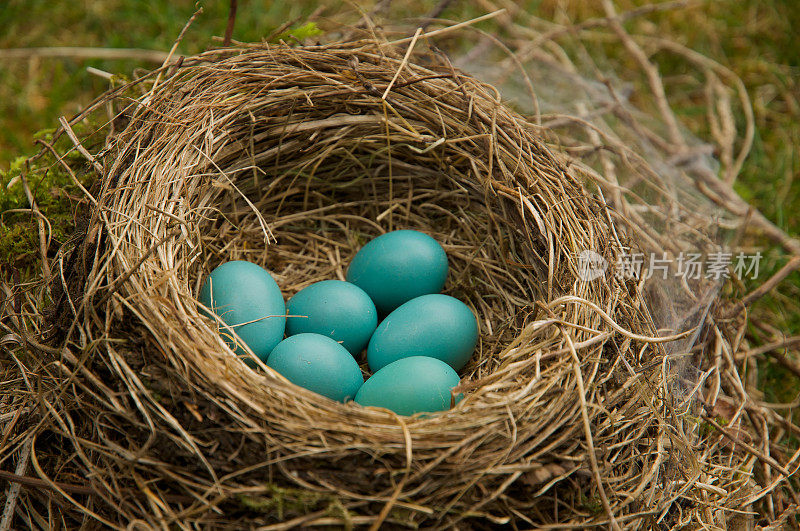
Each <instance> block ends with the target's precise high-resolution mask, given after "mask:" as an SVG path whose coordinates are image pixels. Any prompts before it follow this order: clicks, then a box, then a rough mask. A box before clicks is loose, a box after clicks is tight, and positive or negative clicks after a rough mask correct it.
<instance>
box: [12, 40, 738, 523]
mask: <svg viewBox="0 0 800 531" xmlns="http://www.w3.org/2000/svg"><path fill="white" fill-rule="evenodd" d="M404 51H405V47H404V46H402V47H399V46H396V45H393V44H389V43H386V42H375V41H357V42H350V43H333V44H326V45H317V46H306V47H289V46H261V45H259V46H242V47H240V48H234V49H224V50H217V51H212V52H207V53H205V54H202V55H199V56H196V57H192V58H188V59H186V60H184V61H183V62H182V64H181V65H180V66H179V67H177V68H176V67H171V68H164V69H161V70H158V71H157V72H154V73H153V74H151V75H149V76H145V77H144V78H142V79H140V80H139V81H137V84H135V85H134V87H135V86H145V87H146V88H147V90H146V91H144V94H143V95H141V96H139V97H137V98H131V96H130V93H131V91H130V90H129V89H130V88H131V87H123V89H124V90H123V89H117V90H116V91H112V92H111V93H109V94H108V95H106V96H105V98H104V100H103V103H109V104H111V103H113V105H117V106H121V107H123V108H124V109H123V111H122V112H121V113H120V114H118V115H116V116H115V118H114V119H113V121H112V122H110V131H109V134H108V138H107V147H106V149H105V150H103V152H102V153H101V154H100V155H99V156H98V157H96V158H94V164H95V166H96V169H97V171H98V172H99V173H101V175H102V178H101V179H100V181H99V183H100V184H99V187H100V189H99V190H96V191H95V192H94V194H93V198H94V199H93V200H94V201H95V204H93V205H92V214H91V221H90V222H89V224H88V228H87V229H86V231H85V232H84V233H83V234H84V236H83V240H82V244H81V245H79V246H77V247H76V250H75V251H73V252H72V253H70V254H69V255H68V256H63V257H62V260H61V262H60V264H61V265H60V271H61V274H60V275H58V278H59V282H60V286H61V290H62V291H61V293H62V296H61V297H60V298H59V299H58V300H57V304H56V317H58V319H56V320H55V322H56V323H57V324H58V323H59V322H60V323H61V324H60V325H59V326H60V331H61V336H60V337H61V338H62V339H64V338H66V343H64V344H65V345H66V348H64V349H60V348H59V349H55V348H52V347H48V346H45V345H43V344H40V345H39V349H40V350H39V351H38V354H37V355H39V356H41V357H42V359H43V360H44V361H45V364H48V363H49V364H50V366H51V367H57V368H58V369H59V370H55V369H52V368H51V370H50V371H49V372H48V373H47V374H48V375H49V377H47V378H45V377H43V378H42V381H43V382H44V383H43V384H42V385H43V388H45V389H51V390H52V389H56V390H57V392H53V393H52V395H51V396H50V398H49V399H48V400H49V403H50V404H52V405H51V406H50V407H49V409H48V408H33V409H35V410H36V411H35V412H34V411H33V410H31V412H30V414H29V415H28V416H27V418H23V419H22V420H20V422H19V424H18V427H17V430H18V432H21V430H20V428H21V427H24V428H25V429H27V430H29V431H28V433H35V434H36V437H35V438H34V440H33V443H32V448H31V453H32V456H36V458H35V459H32V461H31V462H32V463H34V465H33V466H34V468H35V469H36V471H37V474H38V475H39V477H44V478H48V479H47V482H48V484H49V485H50V488H51V490H52V492H51V494H50V495H46V494H44V491H36V490H32V491H26V493H25V494H24V496H23V497H22V498H20V500H21V501H20V503H21V505H20V507H22V508H23V509H24V510H26V511H29V512H28V514H39V515H43V514H51V513H52V511H54V510H55V511H56V512H57V513H58V514H60V515H61V518H63V521H64V522H65V523H66V524H67V525H68V526H70V525H76V524H80V523H81V522H83V523H86V522H89V521H91V520H92V519H95V520H97V521H99V522H101V523H104V524H105V525H109V526H113V527H118V528H125V527H128V528H145V527H153V528H167V527H170V528H178V527H180V528H195V527H213V528H241V527H247V526H258V525H265V526H270V525H271V526H273V527H274V528H288V527H292V526H301V527H302V526H315V525H334V526H344V527H349V526H361V525H372V526H373V527H377V526H385V527H390V528H391V527H405V526H408V527H425V528H429V527H443V528H448V527H458V528H462V529H463V528H470V527H477V528H492V527H494V526H497V525H500V524H513V525H515V526H518V527H529V526H535V527H547V526H554V527H559V526H562V527H563V526H566V527H570V526H578V527H591V526H603V527H608V526H609V525H610V526H612V527H614V528H626V529H627V528H630V529H656V528H660V527H664V528H668V527H672V526H675V527H680V526H682V525H689V526H691V525H695V524H698V523H702V522H707V521H711V520H712V518H717V517H718V515H719V514H720V513H717V511H718V510H719V509H720V508H722V509H724V508H726V507H728V506H729V505H730V504H731V503H732V501H731V500H733V499H734V498H735V496H736V493H737V491H738V489H740V488H742V485H743V481H742V480H741V478H738V479H737V477H736V476H735V474H734V473H732V472H730V471H729V468H730V469H731V470H733V469H735V463H733V462H732V461H730V459H731V458H730V456H729V457H728V459H729V462H728V463H726V466H719V467H717V466H714V465H713V464H709V463H707V462H701V461H700V460H699V459H698V458H697V456H696V452H695V450H694V449H693V447H692V443H691V441H690V440H689V439H688V438H687V436H686V435H685V430H684V429H683V428H682V427H681V426H680V424H681V422H682V421H681V420H680V418H679V417H678V416H677V415H676V412H675V409H674V407H673V405H672V403H671V401H670V400H669V396H668V387H669V379H670V373H669V371H668V370H667V369H666V367H667V363H666V362H665V354H664V351H663V348H662V347H661V343H662V342H663V341H664V339H663V338H661V339H656V338H655V337H654V336H655V335H656V334H655V330H654V329H653V325H652V322H651V320H650V319H649V318H648V316H647V312H646V309H645V307H644V305H643V301H642V300H641V298H640V296H639V295H638V292H637V290H636V289H635V287H633V286H631V285H629V284H628V283H627V281H623V280H620V279H617V278H616V277H615V276H614V275H613V274H610V272H609V273H608V274H606V275H605V277H604V278H602V279H600V280H598V281H593V282H583V281H580V279H579V278H578V270H577V268H578V260H577V254H578V253H579V252H580V251H581V250H583V249H592V250H595V251H597V252H598V253H600V254H601V255H603V256H604V257H606V259H608V260H609V261H611V260H613V259H614V257H615V256H617V254H618V253H619V252H620V248H621V246H622V244H623V243H626V244H631V243H633V244H635V242H621V241H620V240H619V239H618V235H617V234H616V232H615V228H614V226H613V225H612V221H611V219H612V217H611V216H610V215H609V213H608V211H607V210H606V208H607V207H606V206H605V205H604V203H603V202H602V201H601V200H599V199H598V198H597V197H596V196H595V195H594V194H593V193H590V192H589V191H587V187H586V185H585V183H584V182H583V180H582V179H583V177H579V176H578V174H577V172H575V171H573V170H572V169H571V168H570V167H569V166H568V157H567V156H566V155H563V154H561V153H558V152H557V151H553V150H551V149H550V148H548V147H547V145H546V144H545V142H544V140H543V138H544V137H543V134H544V132H543V131H541V130H540V129H538V128H537V127H534V125H533V124H532V123H530V122H529V121H528V120H526V119H525V118H524V117H523V116H521V115H519V114H517V113H515V112H514V111H513V110H511V109H510V108H509V107H507V106H506V105H504V103H503V102H502V100H501V97H500V95H499V94H498V92H497V91H496V90H495V89H493V87H491V86H488V85H486V84H483V83H481V82H479V81H477V80H476V79H473V78H471V77H469V76H467V75H465V74H463V73H460V72H458V71H456V70H454V69H453V68H452V66H450V65H449V62H448V61H447V60H446V59H445V58H443V57H442V56H440V55H437V54H435V53H427V54H426V53H422V52H419V53H416V54H415V55H413V56H412V57H411V59H410V60H406V59H407V58H406V59H404ZM126 91H127V92H126ZM95 107H97V105H96V106H95ZM395 229H417V230H421V231H424V232H426V233H428V234H431V235H432V236H434V237H435V238H436V239H437V240H438V241H439V242H441V243H442V245H443V246H444V248H445V249H446V251H447V254H448V256H449V260H450V266H451V273H450V276H449V278H448V282H447V285H446V288H445V292H446V293H448V294H451V295H454V296H456V297H458V298H459V299H461V300H463V301H465V302H466V303H467V304H468V305H469V306H471V307H472V308H473V309H474V311H475V313H476V314H477V315H478V316H479V321H480V332H481V334H480V343H479V347H478V349H477V352H476V354H475V355H474V357H473V360H472V361H471V363H470V364H469V365H468V366H467V367H466V368H465V370H464V371H462V386H461V387H462V390H463V392H464V394H465V399H464V400H463V401H462V402H461V403H460V404H458V405H457V406H456V407H455V408H454V409H452V410H450V411H448V412H444V413H441V414H436V415H431V416H428V417H425V418H418V417H400V416H397V415H394V414H392V413H390V412H387V411H380V410H373V409H367V408H363V407H360V406H358V405H355V404H352V403H350V404H340V403H335V402H333V401H330V400H327V399H323V398H321V397H320V396H318V395H315V394H314V393H311V392H308V391H306V390H304V389H302V388H299V387H297V386H294V385H292V384H290V383H287V382H286V381H285V380H284V379H282V378H281V377H280V376H278V375H276V374H274V373H273V372H271V371H270V370H268V369H266V368H264V367H261V368H256V369H252V368H250V367H248V366H247V365H246V364H245V363H243V362H241V361H240V360H238V359H237V358H236V357H235V356H234V355H233V353H232V352H231V351H230V350H229V349H228V348H227V347H226V346H225V344H224V342H223V341H222V340H221V338H220V336H219V334H218V333H217V330H216V326H215V323H214V322H213V321H212V320H210V319H208V318H206V317H203V316H201V313H200V310H199V309H198V305H197V302H196V294H197V292H198V289H199V285H200V282H201V281H202V279H203V278H204V276H205V275H206V274H208V273H209V272H210V271H211V269H213V268H214V267H215V266H216V265H218V264H219V263H221V262H223V261H226V260H233V259H246V260H251V261H254V262H257V263H259V264H261V265H263V266H265V267H266V268H268V269H269V270H270V271H271V272H272V273H273V274H274V276H275V278H276V279H277V281H278V283H279V285H280V287H281V289H282V291H283V293H284V294H285V296H286V297H289V296H291V295H292V294H294V293H295V292H296V291H297V290H299V289H301V288H302V287H304V286H306V285H308V284H310V283H312V282H316V281H319V280H323V279H329V278H343V274H344V271H345V269H346V265H347V264H348V262H349V261H350V259H351V258H352V257H353V255H354V254H355V252H356V251H357V250H358V249H359V247H360V246H361V245H363V244H364V243H365V242H366V241H368V240H369V239H370V238H373V237H375V236H377V235H379V234H381V233H384V232H386V231H389V230H395ZM31 344H33V343H31ZM48 386H49V387H48ZM43 392H44V391H43ZM36 430H38V431H36ZM59 449H60V451H59ZM701 473H702V474H706V476H703V477H706V478H708V477H713V481H711V482H713V484H714V486H709V484H710V480H707V481H706V482H705V483H706V484H703V483H700V482H698V481H697V478H698V477H700V474H701ZM708 474H711V476H709V475H708ZM51 482H52V483H51ZM76 484H82V485H84V490H83V491H76V490H75V489H74V488H71V489H70V488H68V486H69V485H76ZM48 496H52V498H49V497H48ZM52 499H55V500H57V501H56V502H55V505H53V502H52ZM49 500H50V501H49ZM48 504H50V505H48ZM48 507H50V508H49V509H48ZM53 507H55V508H56V509H53ZM48 511H50V512H48ZM712 513H714V514H716V515H717V516H715V517H712Z"/></svg>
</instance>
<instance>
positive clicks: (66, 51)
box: [0, 46, 169, 63]
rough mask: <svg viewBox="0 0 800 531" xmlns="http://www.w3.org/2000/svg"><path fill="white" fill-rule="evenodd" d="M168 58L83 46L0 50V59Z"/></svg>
mask: <svg viewBox="0 0 800 531" xmlns="http://www.w3.org/2000/svg"><path fill="white" fill-rule="evenodd" d="M168 56H169V54H167V53H166V52H162V51H161V50H142V49H138V48H90V47H83V46H56V47H41V48H7V49H5V50H0V59H28V58H30V57H65V58H70V59H133V60H136V61H148V62H151V63H163V62H164V60H165V59H166V58H167V57H168Z"/></svg>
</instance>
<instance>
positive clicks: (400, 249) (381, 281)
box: [347, 230, 447, 315]
mask: <svg viewBox="0 0 800 531" xmlns="http://www.w3.org/2000/svg"><path fill="white" fill-rule="evenodd" d="M445 280H447V255H446V254H445V252H444V249H442V246H441V245H439V242H437V241H436V240H434V239H433V238H431V237H430V236H428V235H427V234H424V233H422V232H418V231H415V230H397V231H394V232H387V233H386V234H383V235H381V236H378V237H377V238H375V239H374V240H372V241H370V242H369V243H367V244H366V245H365V246H364V247H362V248H361V250H360V251H358V253H356V256H355V257H354V258H353V261H352V262H351V263H350V267H349V268H348V270H347V281H348V282H352V283H353V284H355V285H356V286H358V287H359V288H361V289H363V290H364V291H366V292H367V295H369V296H370V298H372V301H373V302H374V303H375V307H376V308H377V309H378V311H379V312H380V313H381V314H382V315H386V314H388V313H389V312H391V311H392V310H394V309H395V308H397V307H398V306H400V305H401V304H403V303H404V302H407V301H410V300H411V299H413V298H415V297H419V296H420V295H426V294H429V293H439V292H440V291H442V288H443V287H444V283H445Z"/></svg>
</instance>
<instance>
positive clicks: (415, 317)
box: [199, 230, 478, 415]
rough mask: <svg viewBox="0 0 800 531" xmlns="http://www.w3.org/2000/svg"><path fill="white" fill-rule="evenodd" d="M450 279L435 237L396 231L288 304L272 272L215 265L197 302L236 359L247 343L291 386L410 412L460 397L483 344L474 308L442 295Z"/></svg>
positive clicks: (255, 267)
mask: <svg viewBox="0 0 800 531" xmlns="http://www.w3.org/2000/svg"><path fill="white" fill-rule="evenodd" d="M447 273H448V263H447V255H446V253H445V251H444V249H443V248H442V246H441V245H439V243H438V242H437V241H436V240H435V239H433V238H432V237H430V236H428V235H427V234H424V233H422V232H418V231H413V230H398V231H394V232H389V233H386V234H383V235H381V236H378V237H377V238H375V239H373V240H371V241H370V242H368V243H367V244H366V245H364V247H362V248H361V249H360V250H359V251H358V253H357V254H356V255H355V257H354V258H353V260H352V261H351V263H350V266H349V268H348V270H347V275H346V278H347V281H346V282H345V281H341V280H323V281H320V282H315V283H313V284H310V285H309V286H307V287H305V288H303V289H301V290H300V291H298V292H297V293H296V294H295V295H294V296H293V297H292V298H291V299H289V301H288V303H286V304H284V301H283V297H282V295H281V292H280V289H279V288H278V285H277V284H276V283H275V281H274V280H273V279H272V277H271V276H270V274H269V272H268V271H266V270H265V269H264V268H262V267H260V266H258V265H257V264H252V263H250V262H245V261H233V262H226V263H224V264H222V265H220V266H219V267H217V268H216V269H214V270H213V271H212V272H211V274H210V275H209V276H208V278H207V279H206V280H205V282H204V283H203V285H202V288H201V290H200V295H199V300H200V302H201V303H202V304H203V306H204V307H206V308H208V309H209V310H211V312H213V314H215V315H216V320H217V322H218V325H219V331H220V333H221V335H222V336H223V338H224V340H225V342H226V344H228V346H229V347H230V348H231V349H232V350H234V352H235V353H236V354H237V355H239V356H242V357H247V353H246V351H245V349H244V345H246V346H247V347H249V349H250V350H251V351H252V352H253V353H254V354H255V355H256V356H257V357H258V358H259V359H261V360H262V361H264V362H265V363H266V365H267V366H268V367H270V368H272V369H273V370H275V371H276V372H278V373H280V374H281V375H282V376H283V377H285V378H286V379H287V380H289V381H290V382H292V383H294V384H296V385H299V386H302V387H305V388H307V389H309V390H311V391H314V392H316V393H318V394H320V395H322V396H326V397H328V398H330V399H332V400H337V401H342V402H344V401H348V400H354V401H355V402H356V403H358V404H361V405H363V406H370V407H380V408H385V409H389V410H391V411H394V412H395V413H397V414H399V415H413V414H415V413H422V412H426V413H430V412H435V411H444V410H447V409H450V407H452V406H453V405H455V403H457V402H458V401H459V400H460V399H461V395H460V394H459V395H458V396H456V395H455V394H453V392H452V389H453V388H454V387H456V386H458V384H459V376H458V373H457V372H456V371H458V370H460V369H462V368H463V367H464V366H466V364H467V363H468V362H469V359H470V357H471V355H472V352H473V351H474V349H475V346H476V345H477V341H478V322H477V319H476V317H475V314H474V313H473V312H472V310H470V308H469V307H468V306H467V305H465V304H464V303H463V302H461V301H459V300H457V299H455V298H453V297H450V296H448V295H442V294H440V293H439V292H440V291H441V290H442V289H443V287H444V285H445V281H446V279H447ZM203 313H204V314H206V315H211V314H209V312H207V311H205V310H204V311H203ZM379 317H383V320H382V321H381V322H380V324H379ZM284 333H285V335H286V336H287V337H286V339H284ZM364 350H366V356H365V357H366V361H367V364H368V366H369V369H370V370H371V371H372V372H373V373H374V374H373V375H372V376H371V377H370V378H369V379H367V381H366V382H364V379H363V376H362V371H361V369H360V368H359V364H358V362H357V361H356V360H357V359H358V358H359V357H360V356H361V353H362V352H363V351H364Z"/></svg>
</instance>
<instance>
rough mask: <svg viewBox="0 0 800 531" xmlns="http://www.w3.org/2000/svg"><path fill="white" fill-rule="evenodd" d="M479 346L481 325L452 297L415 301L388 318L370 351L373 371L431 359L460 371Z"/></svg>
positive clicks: (368, 358)
mask: <svg viewBox="0 0 800 531" xmlns="http://www.w3.org/2000/svg"><path fill="white" fill-rule="evenodd" d="M477 344H478V322H477V320H476V319H475V314H473V313H472V310H470V309H469V307H468V306H467V305H466V304H464V303H463V302H461V301H460V300H458V299H455V298H453V297H450V296H449V295H441V294H438V293H437V294H433V295H423V296H422V297H417V298H416V299H411V300H410V301H408V302H407V303H405V304H403V305H402V306H400V307H399V308H397V309H396V310H395V311H393V312H392V313H390V314H389V315H388V316H386V319H384V320H383V321H382V322H381V324H380V325H378V328H377V329H376V330H375V333H374V334H372V338H371V339H370V341H369V346H368V347H367V362H368V363H369V368H370V369H372V371H378V370H380V369H381V368H382V367H385V366H387V365H389V364H390V363H392V362H394V361H397V360H399V359H401V358H408V357H411V356H429V357H431V358H437V359H439V360H442V361H443V362H445V363H447V364H448V365H450V366H451V367H452V368H453V369H455V370H460V369H462V368H463V367H464V365H466V364H467V362H468V361H469V358H470V356H472V351H473V350H475V345H477Z"/></svg>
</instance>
